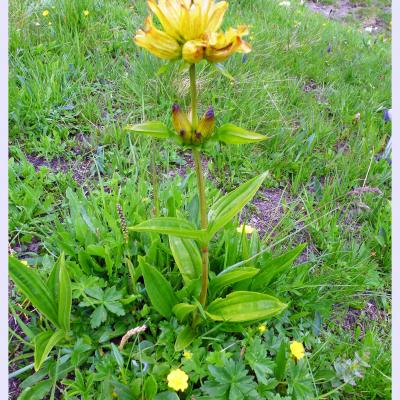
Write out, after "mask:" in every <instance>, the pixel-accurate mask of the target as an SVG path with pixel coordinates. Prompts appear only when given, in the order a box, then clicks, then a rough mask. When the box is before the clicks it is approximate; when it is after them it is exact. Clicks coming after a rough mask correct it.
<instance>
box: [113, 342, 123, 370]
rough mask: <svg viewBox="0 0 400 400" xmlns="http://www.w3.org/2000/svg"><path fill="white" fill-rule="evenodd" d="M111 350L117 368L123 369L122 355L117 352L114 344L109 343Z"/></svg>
mask: <svg viewBox="0 0 400 400" xmlns="http://www.w3.org/2000/svg"><path fill="white" fill-rule="evenodd" d="M111 349H112V352H113V355H114V358H115V360H116V361H117V364H118V366H119V367H120V368H123V367H124V359H123V357H122V354H121V353H120V351H119V350H118V347H117V346H116V345H115V344H114V343H111Z"/></svg>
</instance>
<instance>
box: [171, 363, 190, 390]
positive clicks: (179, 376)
mask: <svg viewBox="0 0 400 400" xmlns="http://www.w3.org/2000/svg"><path fill="white" fill-rule="evenodd" d="M188 379H189V377H188V376H187V375H186V373H185V372H184V371H182V370H181V369H179V368H178V369H173V370H171V372H170V373H169V374H168V376H167V381H168V387H170V388H171V389H174V390H175V391H176V392H177V391H178V390H181V391H182V392H184V391H185V390H186V389H187V388H188V386H189V385H188Z"/></svg>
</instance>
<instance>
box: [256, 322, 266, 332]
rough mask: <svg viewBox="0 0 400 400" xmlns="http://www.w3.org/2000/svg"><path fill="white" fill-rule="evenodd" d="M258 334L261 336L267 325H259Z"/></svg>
mask: <svg viewBox="0 0 400 400" xmlns="http://www.w3.org/2000/svg"><path fill="white" fill-rule="evenodd" d="M257 329H258V332H260V333H261V334H263V333H264V332H265V331H266V330H267V325H265V324H261V325H259V326H258V328H257Z"/></svg>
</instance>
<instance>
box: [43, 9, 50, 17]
mask: <svg viewBox="0 0 400 400" xmlns="http://www.w3.org/2000/svg"><path fill="white" fill-rule="evenodd" d="M49 14H50V13H49V10H44V11H43V12H42V15H43V17H48V16H49Z"/></svg>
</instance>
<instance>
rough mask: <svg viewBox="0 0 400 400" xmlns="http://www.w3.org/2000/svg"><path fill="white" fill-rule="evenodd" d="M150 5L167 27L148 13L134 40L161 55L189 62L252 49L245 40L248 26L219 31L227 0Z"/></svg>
mask: <svg viewBox="0 0 400 400" xmlns="http://www.w3.org/2000/svg"><path fill="white" fill-rule="evenodd" d="M148 5H149V8H150V10H151V12H152V13H153V14H154V15H155V16H156V17H157V19H158V20H159V21H160V24H161V26H162V27H163V29H164V31H160V30H158V29H156V28H154V27H153V25H152V22H151V17H148V18H147V19H146V23H145V24H146V25H145V28H144V29H140V30H139V31H138V32H137V34H136V36H135V42H136V44H137V45H138V46H141V47H143V48H145V49H146V50H148V51H149V52H150V53H152V54H154V55H155V56H157V57H159V58H163V59H167V60H174V59H177V58H183V59H184V60H185V61H186V62H188V63H190V64H195V63H197V62H199V61H201V60H202V59H203V58H205V59H207V60H208V61H210V62H219V61H224V60H226V59H227V58H228V57H229V56H230V55H231V54H232V53H234V52H249V51H250V50H251V49H250V46H249V45H248V44H247V43H246V42H244V41H243V40H242V36H245V35H247V34H248V30H247V28H246V27H239V28H238V29H233V28H230V29H229V30H228V31H227V32H226V33H223V32H218V30H219V28H220V27H221V24H222V21H223V18H224V14H225V12H226V10H227V9H228V3H227V2H226V1H219V2H217V3H215V2H214V1H213V0H158V1H157V0H148Z"/></svg>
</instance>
